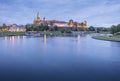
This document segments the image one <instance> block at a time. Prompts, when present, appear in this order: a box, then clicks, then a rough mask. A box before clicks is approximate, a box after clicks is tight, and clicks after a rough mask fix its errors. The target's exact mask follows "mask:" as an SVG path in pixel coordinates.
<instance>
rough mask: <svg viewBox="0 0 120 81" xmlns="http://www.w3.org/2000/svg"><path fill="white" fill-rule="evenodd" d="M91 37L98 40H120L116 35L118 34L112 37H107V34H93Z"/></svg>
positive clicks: (119, 36)
mask: <svg viewBox="0 0 120 81" xmlns="http://www.w3.org/2000/svg"><path fill="white" fill-rule="evenodd" d="M92 38H94V39H98V40H105V41H116V42H120V35H118V36H112V37H107V36H93V37H92Z"/></svg>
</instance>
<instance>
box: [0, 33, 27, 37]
mask: <svg viewBox="0 0 120 81" xmlns="http://www.w3.org/2000/svg"><path fill="white" fill-rule="evenodd" d="M12 35H14V36H23V35H25V32H0V36H12Z"/></svg>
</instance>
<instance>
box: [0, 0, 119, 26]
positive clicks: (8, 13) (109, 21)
mask: <svg viewBox="0 0 120 81" xmlns="http://www.w3.org/2000/svg"><path fill="white" fill-rule="evenodd" d="M37 12H39V13H40V17H41V19H42V18H43V17H46V19H47V20H60V21H67V22H68V21H69V20H70V19H73V20H74V21H76V22H83V21H84V20H86V21H87V22H88V26H95V27H110V26H111V25H117V24H120V0H0V24H3V23H6V24H14V23H15V24H20V25H21V24H23V25H25V24H28V23H32V22H33V19H34V18H35V17H36V14H37Z"/></svg>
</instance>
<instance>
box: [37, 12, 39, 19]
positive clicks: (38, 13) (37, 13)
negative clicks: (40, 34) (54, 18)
mask: <svg viewBox="0 0 120 81" xmlns="http://www.w3.org/2000/svg"><path fill="white" fill-rule="evenodd" d="M37 20H40V14H39V12H38V13H37Z"/></svg>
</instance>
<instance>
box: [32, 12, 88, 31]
mask: <svg viewBox="0 0 120 81" xmlns="http://www.w3.org/2000/svg"><path fill="white" fill-rule="evenodd" d="M45 23H46V24H48V26H57V27H58V28H71V29H77V30H86V28H87V21H84V22H82V23H78V22H74V21H73V20H72V19H71V20H69V22H65V21H57V20H46V19H45V17H44V18H43V20H41V19H40V15H39V12H38V13H37V17H36V18H35V19H34V21H33V24H45Z"/></svg>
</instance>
